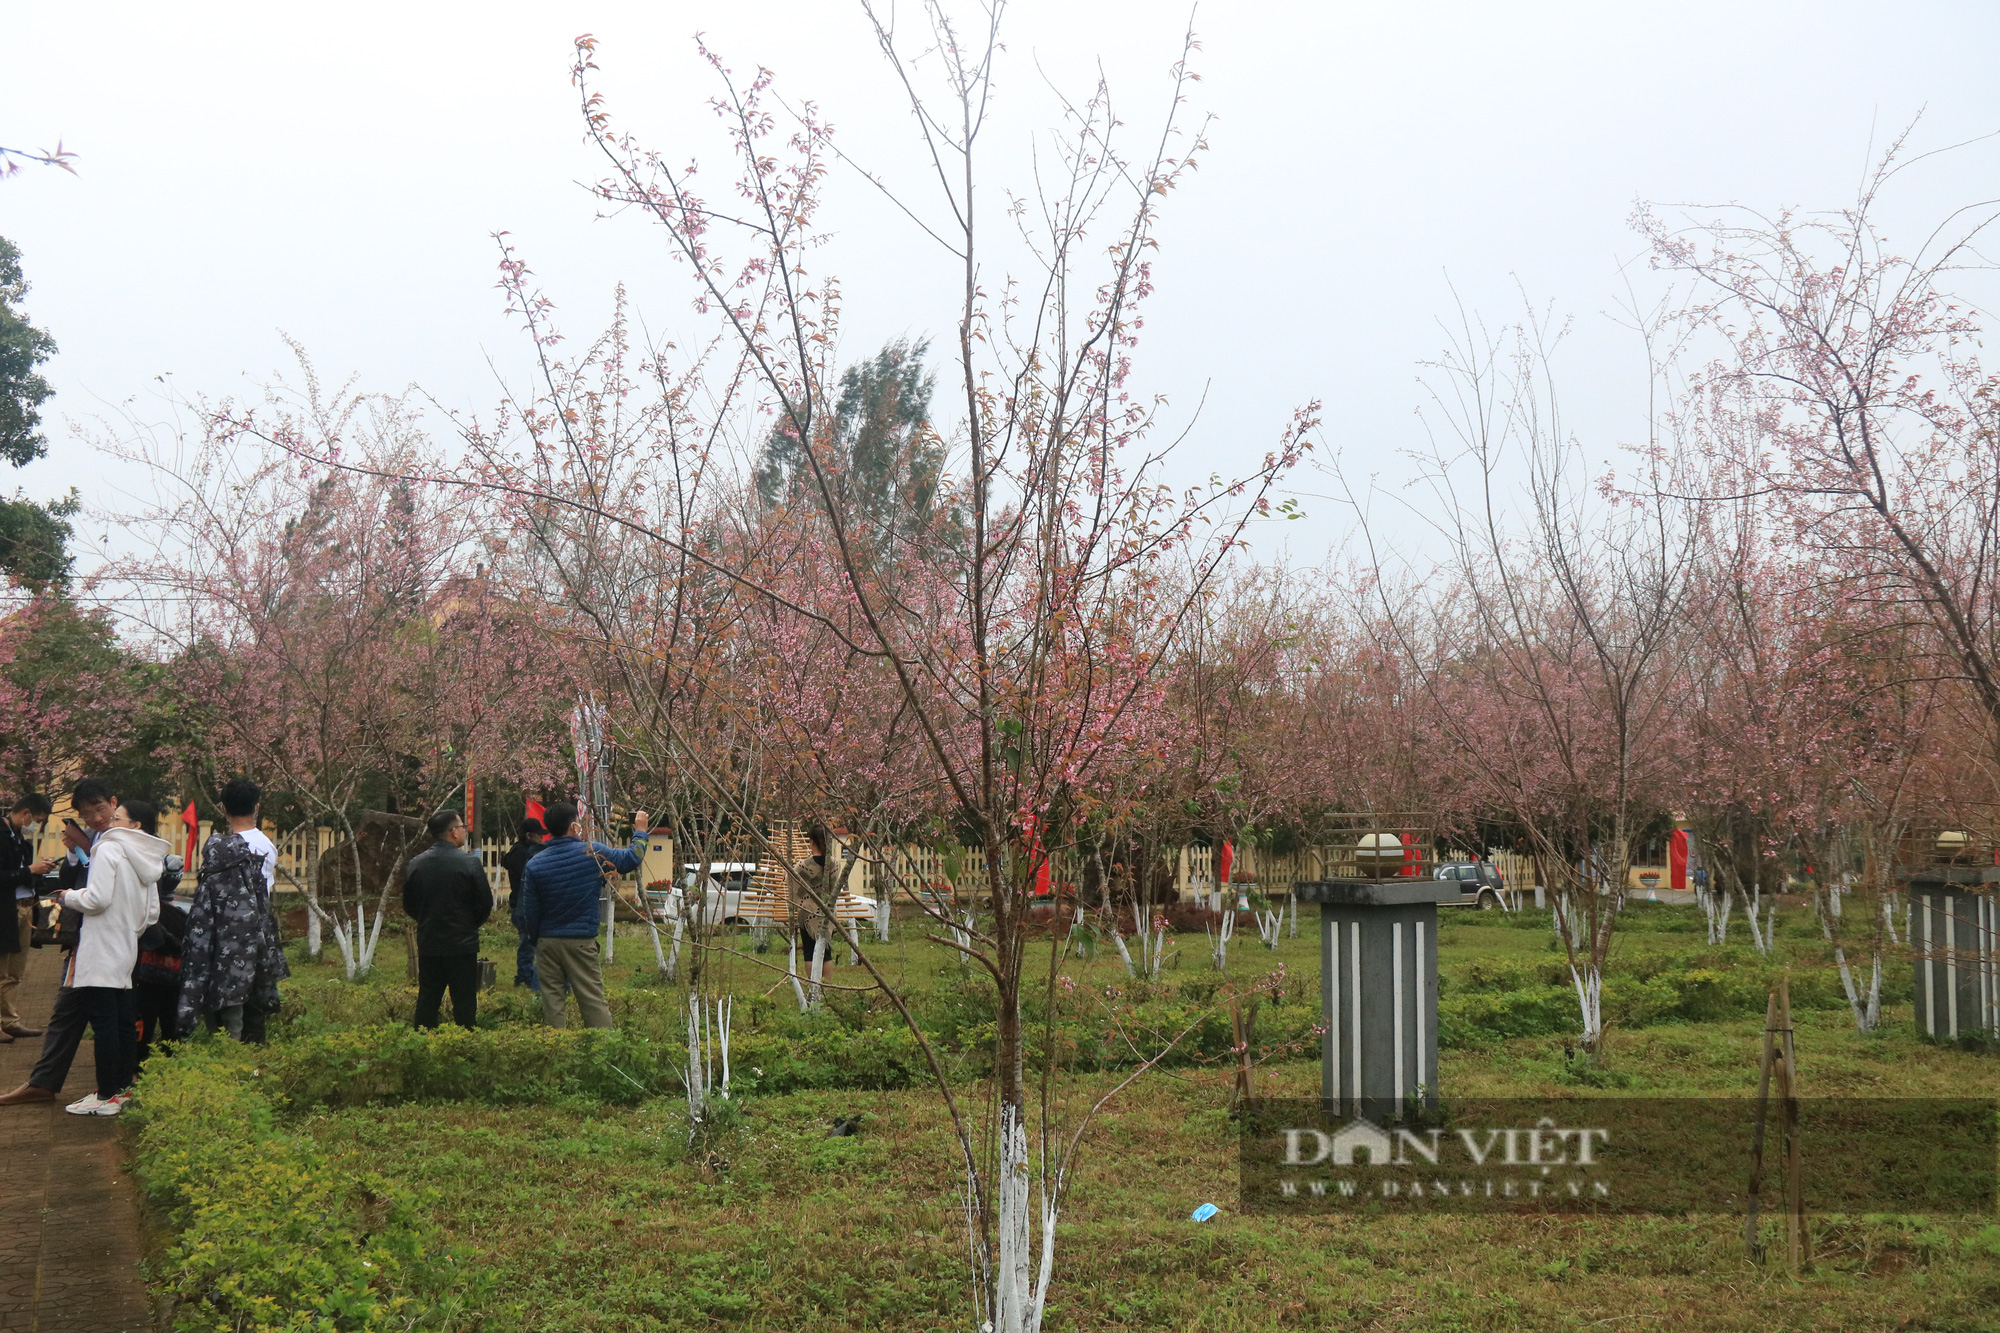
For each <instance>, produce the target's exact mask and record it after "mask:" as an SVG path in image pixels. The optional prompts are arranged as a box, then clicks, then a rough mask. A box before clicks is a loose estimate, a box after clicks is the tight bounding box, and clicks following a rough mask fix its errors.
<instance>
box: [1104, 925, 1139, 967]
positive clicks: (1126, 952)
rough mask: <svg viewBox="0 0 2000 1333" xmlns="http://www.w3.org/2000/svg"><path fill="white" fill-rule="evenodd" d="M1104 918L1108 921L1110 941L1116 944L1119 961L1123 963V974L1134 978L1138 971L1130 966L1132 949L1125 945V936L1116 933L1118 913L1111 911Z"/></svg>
mask: <svg viewBox="0 0 2000 1333" xmlns="http://www.w3.org/2000/svg"><path fill="white" fill-rule="evenodd" d="M1105 920H1106V921H1107V922H1109V923H1110V928H1111V942H1112V943H1113V944H1115V945H1117V946H1118V958H1119V961H1121V962H1123V963H1124V964H1125V975H1126V976H1128V977H1132V978H1134V979H1136V978H1137V977H1138V975H1139V973H1138V971H1137V969H1135V968H1134V967H1133V966H1132V951H1131V950H1130V949H1127V948H1126V947H1125V937H1124V936H1123V935H1121V934H1119V933H1118V914H1117V913H1115V912H1113V913H1111V914H1110V915H1108V916H1106V917H1105Z"/></svg>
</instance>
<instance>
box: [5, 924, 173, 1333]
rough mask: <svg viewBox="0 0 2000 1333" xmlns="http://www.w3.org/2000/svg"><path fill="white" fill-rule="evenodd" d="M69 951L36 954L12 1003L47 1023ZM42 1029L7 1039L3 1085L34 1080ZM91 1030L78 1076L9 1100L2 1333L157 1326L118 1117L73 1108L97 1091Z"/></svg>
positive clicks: (31, 1019) (141, 1331) (119, 1331)
mask: <svg viewBox="0 0 2000 1333" xmlns="http://www.w3.org/2000/svg"><path fill="white" fill-rule="evenodd" d="M61 957H62V956H61V955H60V954H59V953H57V952H56V951H55V950H54V949H34V950H30V951H29V954H28V976H27V980H26V981H24V982H23V983H22V985H21V989H20V991H19V992H18V993H17V997H16V1002H15V1007H16V1008H17V1009H19V1010H20V1011H21V1014H22V1016H23V1017H24V1018H25V1019H26V1020H27V1022H28V1023H30V1024H31V1025H40V1024H41V1023H43V1022H44V1021H45V1020H46V1019H47V1018H48V1016H49V1012H50V1010H51V1009H53V1008H54V1007H55V995H56V977H57V975H58V973H59V971H60V968H61ZM41 1051H42V1039H41V1038H40V1037H17V1038H15V1039H14V1040H13V1041H12V1042H10V1043H8V1044H7V1045H4V1046H0V1091H5V1090H6V1089H8V1088H12V1087H16V1086H18V1085H20V1084H22V1083H25V1082H26V1081H27V1078H28V1071H29V1070H30V1069H32V1068H33V1067H34V1064H35V1060H36V1059H37V1058H38V1057H39V1056H40V1055H41ZM92 1068H93V1066H92V1064H91V1044H90V1040H89V1038H88V1037H85V1039H84V1043H83V1049H82V1050H81V1051H79V1052H78V1053H77V1057H76V1064H75V1066H74V1067H73V1068H71V1070H70V1075H69V1084H68V1086H67V1087H65V1088H64V1089H63V1091H62V1093H61V1094H60V1095H59V1096H58V1097H57V1099H56V1101H55V1102H53V1103H51V1104H49V1105H44V1106H0V1330H4V1333H70V1331H71V1330H76V1333H84V1331H85V1330H88V1331H89V1333H151V1330H152V1328H153V1319H152V1311H151V1307H150V1306H149V1304H148V1302H147V1298H146V1284H145V1282H144V1281H143V1280H141V1278H140V1276H139V1261H140V1259H141V1257H142V1256H143V1250H142V1248H141V1245H140V1241H139V1210H138V1198H137V1194H136V1192H135V1191H134V1188H133V1185H132V1180H131V1178H130V1177H129V1176H127V1175H126V1174H125V1172H124V1170H123V1168H122V1166H121V1153H120V1149H119V1143H118V1122H117V1121H116V1120H115V1119H99V1118H97V1117H95V1116H79V1115H68V1114H65V1113H64V1111H63V1109H62V1108H63V1106H64V1105H65V1104H67V1103H69V1102H73V1101H75V1100H76V1099H77V1098H79V1097H81V1096H83V1095H84V1094H85V1093H87V1092H90V1091H92V1090H93V1077H94V1076H93V1074H92Z"/></svg>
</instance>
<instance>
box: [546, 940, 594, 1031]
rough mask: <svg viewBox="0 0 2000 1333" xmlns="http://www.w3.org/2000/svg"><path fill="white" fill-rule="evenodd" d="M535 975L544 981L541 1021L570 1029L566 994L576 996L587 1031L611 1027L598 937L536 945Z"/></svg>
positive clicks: (578, 1009) (548, 941) (554, 1026)
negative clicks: (565, 1000) (605, 997)
mask: <svg viewBox="0 0 2000 1333" xmlns="http://www.w3.org/2000/svg"><path fill="white" fill-rule="evenodd" d="M535 975H536V976H538V977H540V978H541V981H542V1021H543V1022H545V1023H547V1024H548V1025H549V1026H550V1027H552V1028H559V1027H567V1026H568V1024H569V1014H568V1012H567V1008H566V1006H565V1004H564V998H563V997H564V995H565V993H569V994H573V995H575V996H576V1008H577V1012H578V1013H579V1014H581V1015H582V1016H583V1025H584V1026H585V1027H587V1028H608V1027H610V1026H611V1006H610V1005H608V1004H606V1003H605V1002H604V964H603V962H602V961H601V960H600V959H599V958H598V956H597V937H596V936H592V937H591V938H589V939H587V940H552V939H543V940H539V941H537V942H536V944H535Z"/></svg>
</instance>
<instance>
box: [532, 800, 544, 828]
mask: <svg viewBox="0 0 2000 1333" xmlns="http://www.w3.org/2000/svg"><path fill="white" fill-rule="evenodd" d="M543 813H544V811H543V807H542V803H541V802H540V801H534V800H531V801H529V802H528V818H530V819H532V820H534V821H535V822H536V823H537V824H540V825H541V826H542V827H543V828H547V827H548V822H547V821H546V820H544V819H543V818H542V815H543Z"/></svg>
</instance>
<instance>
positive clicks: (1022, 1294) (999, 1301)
mask: <svg viewBox="0 0 2000 1333" xmlns="http://www.w3.org/2000/svg"><path fill="white" fill-rule="evenodd" d="M999 1146H1000V1170H999V1174H998V1177H997V1178H996V1179H995V1181H994V1193H995V1195H996V1199H995V1202H996V1203H997V1204H998V1208H997V1210H996V1211H997V1213H998V1218H997V1219H996V1220H997V1222H998V1230H999V1242H1000V1262H999V1264H998V1265H997V1266H996V1270H995V1272H994V1279H995V1282H996V1285H997V1286H998V1287H999V1290H998V1291H996V1292H995V1293H994V1296H995V1300H994V1302H993V1313H994V1329H995V1333H1040V1330H1041V1327H1042V1308H1043V1307H1042V1300H1043V1296H1044V1294H1045V1293H1046V1291H1047V1286H1046V1285H1045V1284H1038V1283H1036V1281H1035V1280H1034V1278H1035V1274H1034V1269H1035V1263H1034V1222H1035V1217H1034V1212H1035V1210H1034V1200H1033V1196H1032V1188H1031V1173H1030V1171H1029V1162H1028V1127H1027V1125H1026V1124H1025V1123H1024V1122H1023V1120H1022V1118H1021V1111H1020V1108H1019V1107H1016V1106H1011V1105H1004V1104H1003V1105H1002V1106H1001V1108H1000V1145H999ZM1043 1234H1044V1238H1045V1239H1046V1238H1047V1237H1049V1236H1052V1235H1053V1228H1046V1229H1045V1230H1044V1233H1043Z"/></svg>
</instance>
